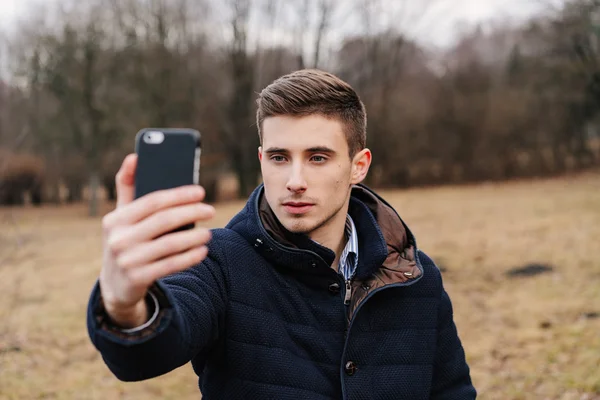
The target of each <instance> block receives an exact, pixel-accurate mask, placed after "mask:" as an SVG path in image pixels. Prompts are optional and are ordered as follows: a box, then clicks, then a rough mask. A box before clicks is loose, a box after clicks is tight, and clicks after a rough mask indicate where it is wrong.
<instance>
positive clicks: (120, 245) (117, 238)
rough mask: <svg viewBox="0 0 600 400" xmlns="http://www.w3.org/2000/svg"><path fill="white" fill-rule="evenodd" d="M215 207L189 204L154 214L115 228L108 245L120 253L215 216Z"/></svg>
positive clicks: (114, 251) (115, 252)
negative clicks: (134, 222) (132, 223)
mask: <svg viewBox="0 0 600 400" xmlns="http://www.w3.org/2000/svg"><path fill="white" fill-rule="evenodd" d="M214 214H215V209H214V208H213V207H212V206H209V205H207V204H202V203H201V204H188V205H183V206H178V207H174V208H169V209H166V210H163V211H159V212H158V213H155V214H152V215H151V216H149V217H148V218H146V219H144V220H143V221H140V222H138V223H136V224H134V225H129V226H125V227H122V228H119V229H115V230H113V232H112V234H111V236H110V238H109V239H108V247H109V248H110V249H111V251H112V252H113V253H114V254H119V253H121V252H124V251H126V250H127V249H129V248H132V247H133V246H135V245H137V244H139V243H143V242H147V241H149V240H153V239H155V238H157V237H159V236H161V235H164V234H165V233H169V232H171V231H173V230H174V229H177V228H179V227H182V226H184V225H187V224H192V223H195V222H197V221H202V220H207V219H210V218H212V217H213V216H214Z"/></svg>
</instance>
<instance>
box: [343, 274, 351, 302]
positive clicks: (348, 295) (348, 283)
mask: <svg viewBox="0 0 600 400" xmlns="http://www.w3.org/2000/svg"><path fill="white" fill-rule="evenodd" d="M351 297H352V278H349V279H346V294H345V296H344V305H346V306H349V305H350V298H351Z"/></svg>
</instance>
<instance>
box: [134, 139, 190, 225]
mask: <svg viewBox="0 0 600 400" xmlns="http://www.w3.org/2000/svg"><path fill="white" fill-rule="evenodd" d="M160 134H162V137H163V140H162V141H161V142H160V143H155V142H152V141H151V140H150V139H149V138H150V137H151V136H152V135H155V136H156V135H158V136H161V135H160ZM200 149H201V143H200V132H198V131H196V130H193V129H165V128H145V129H142V130H140V131H139V132H138V133H137V135H136V139H135V151H136V153H137V155H138V162H137V168H136V173H135V198H136V199H137V198H139V197H142V196H144V195H146V194H148V193H151V192H154V191H157V190H163V189H172V188H175V187H178V186H184V185H193V184H198V177H199V173H200ZM190 227H193V225H192V226H185V227H182V228H181V229H187V228H190ZM178 230H179V229H178Z"/></svg>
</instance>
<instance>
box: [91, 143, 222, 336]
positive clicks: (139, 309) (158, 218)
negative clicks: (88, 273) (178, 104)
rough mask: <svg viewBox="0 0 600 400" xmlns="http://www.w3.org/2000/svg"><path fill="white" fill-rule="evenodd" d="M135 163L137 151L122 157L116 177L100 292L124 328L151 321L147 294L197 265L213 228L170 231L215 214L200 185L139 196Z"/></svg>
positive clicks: (106, 221) (104, 223)
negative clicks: (156, 283) (158, 283)
mask: <svg viewBox="0 0 600 400" xmlns="http://www.w3.org/2000/svg"><path fill="white" fill-rule="evenodd" d="M136 166H137V156H136V155H135V154H130V155H128V156H127V157H126V158H125V160H124V161H123V164H122V165H121V169H120V170H119V172H118V173H117V176H116V187H117V207H116V209H115V210H114V211H112V212H110V213H109V214H107V215H106V216H105V217H104V218H103V220H102V228H103V260H102V270H101V272H100V291H101V293H102V299H103V302H104V307H105V309H106V311H107V313H108V315H109V316H110V318H111V319H112V320H113V322H114V323H116V324H117V325H119V326H121V327H123V328H132V327H135V326H139V325H141V324H143V323H145V322H146V321H147V320H148V309H147V306H146V302H145V297H146V293H147V291H148V288H149V287H150V286H151V285H152V284H153V283H154V281H156V280H157V279H159V278H162V277H164V276H167V275H170V274H172V273H175V272H178V271H182V270H184V269H187V268H189V267H192V266H194V265H196V264H198V263H200V262H201V261H202V260H204V258H206V256H207V254H208V248H207V247H206V244H207V243H208V241H209V240H210V238H211V234H210V231H209V230H208V229H205V228H198V227H196V228H194V229H190V230H186V231H180V232H175V233H169V232H171V231H172V230H173V229H175V228H178V227H180V226H182V225H185V224H189V223H194V222H197V221H206V220H208V219H210V218H212V217H213V216H214V214H215V210H214V208H213V207H211V206H209V205H207V204H203V203H201V201H202V200H203V199H204V195H205V192H204V189H203V188H202V187H200V186H197V185H195V186H184V187H179V188H175V189H168V190H162V191H157V192H153V193H149V194H147V195H145V196H143V197H140V198H139V199H136V200H134V180H135V169H136ZM163 235H164V236H163Z"/></svg>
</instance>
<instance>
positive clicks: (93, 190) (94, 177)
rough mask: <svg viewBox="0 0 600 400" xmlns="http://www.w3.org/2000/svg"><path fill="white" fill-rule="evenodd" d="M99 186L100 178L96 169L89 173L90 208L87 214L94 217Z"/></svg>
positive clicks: (96, 213)
mask: <svg viewBox="0 0 600 400" xmlns="http://www.w3.org/2000/svg"><path fill="white" fill-rule="evenodd" d="M99 187H100V178H99V176H98V172H97V171H95V170H94V171H92V172H91V173H90V187H89V189H90V203H89V205H90V208H89V216H90V217H96V216H97V215H98V188H99Z"/></svg>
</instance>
